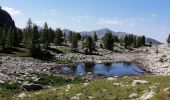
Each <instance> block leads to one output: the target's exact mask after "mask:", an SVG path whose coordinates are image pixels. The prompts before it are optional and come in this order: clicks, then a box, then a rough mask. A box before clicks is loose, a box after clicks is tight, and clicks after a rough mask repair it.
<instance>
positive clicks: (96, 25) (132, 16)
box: [0, 0, 170, 42]
mask: <svg viewBox="0 0 170 100" xmlns="http://www.w3.org/2000/svg"><path fill="white" fill-rule="evenodd" d="M169 4H170V0H0V5H1V6H2V8H3V9H5V10H7V11H8V12H9V13H10V14H11V15H12V17H13V19H14V20H15V23H16V26H17V27H20V28H23V27H25V26H26V21H27V20H28V18H32V20H33V22H34V23H36V24H37V25H39V26H43V24H44V22H47V23H48V24H49V26H51V27H52V28H58V27H60V28H61V29H71V30H75V31H91V30H95V29H101V28H109V29H111V30H113V31H123V32H129V33H133V34H137V35H146V36H147V37H152V38H154V39H157V40H159V41H161V42H165V41H166V38H167V36H168V34H169V33H170V10H169V9H170V6H169Z"/></svg>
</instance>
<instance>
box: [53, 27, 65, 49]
mask: <svg viewBox="0 0 170 100" xmlns="http://www.w3.org/2000/svg"><path fill="white" fill-rule="evenodd" d="M62 36H63V32H62V31H61V30H60V29H57V30H56V31H55V38H54V44H55V45H56V46H59V45H61V44H62V42H63V37H62Z"/></svg>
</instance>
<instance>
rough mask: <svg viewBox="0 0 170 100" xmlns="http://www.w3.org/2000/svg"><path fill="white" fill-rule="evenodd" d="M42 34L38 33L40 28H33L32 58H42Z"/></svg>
mask: <svg viewBox="0 0 170 100" xmlns="http://www.w3.org/2000/svg"><path fill="white" fill-rule="evenodd" d="M39 37H40V34H39V32H38V27H37V26H36V25H34V26H33V37H32V47H31V56H32V57H40V56H41V46H40V38H39Z"/></svg>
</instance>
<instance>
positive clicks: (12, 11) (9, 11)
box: [2, 7, 21, 16]
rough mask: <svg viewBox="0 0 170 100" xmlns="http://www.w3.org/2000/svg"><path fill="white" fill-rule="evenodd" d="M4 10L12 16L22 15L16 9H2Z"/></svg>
mask: <svg viewBox="0 0 170 100" xmlns="http://www.w3.org/2000/svg"><path fill="white" fill-rule="evenodd" d="M2 9H3V10H5V11H7V12H8V13H9V14H10V15H12V16H15V15H20V14H21V12H20V11H19V10H16V9H14V8H11V7H2Z"/></svg>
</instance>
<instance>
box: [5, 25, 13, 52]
mask: <svg viewBox="0 0 170 100" xmlns="http://www.w3.org/2000/svg"><path fill="white" fill-rule="evenodd" d="M13 35H14V30H13V29H12V28H11V27H10V28H9V29H8V31H7V33H6V43H5V44H6V45H5V48H6V49H11V48H12V47H13V44H14V38H13V37H14V36H13Z"/></svg>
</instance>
